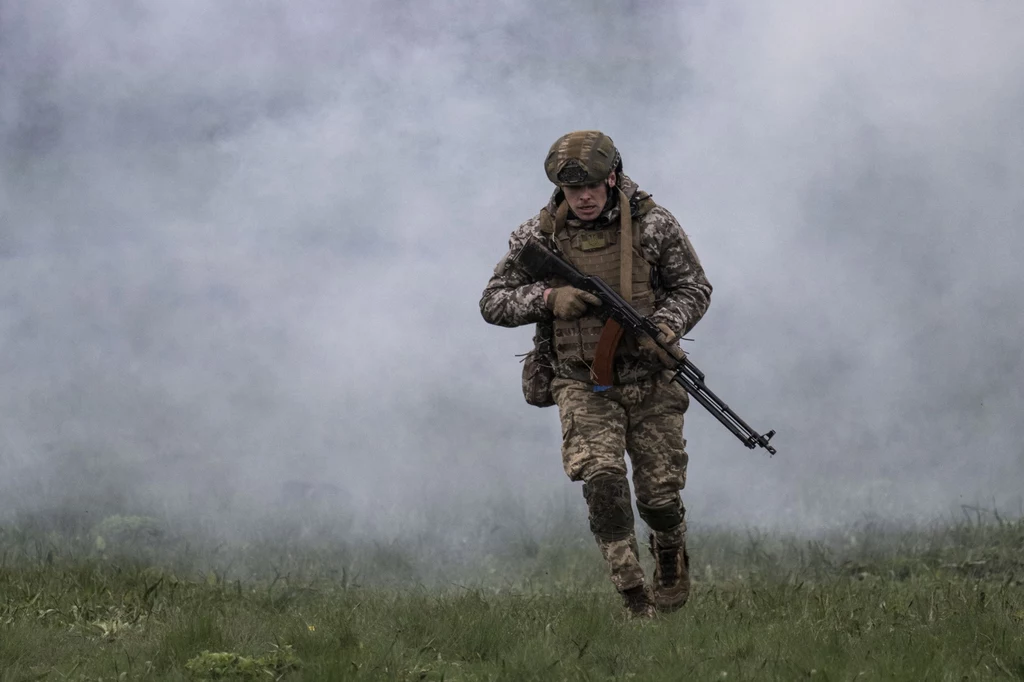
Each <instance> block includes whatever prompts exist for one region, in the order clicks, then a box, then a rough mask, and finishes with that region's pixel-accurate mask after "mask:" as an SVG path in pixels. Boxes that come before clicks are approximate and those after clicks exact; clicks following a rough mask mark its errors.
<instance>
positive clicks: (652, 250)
mask: <svg viewBox="0 0 1024 682" xmlns="http://www.w3.org/2000/svg"><path fill="white" fill-rule="evenodd" d="M619 187H620V188H621V189H622V191H623V192H624V193H625V194H626V196H628V197H633V196H635V195H636V194H637V193H638V192H639V188H638V187H637V185H636V183H635V182H633V181H632V180H631V179H630V178H629V177H627V176H625V175H622V176H620V182H619ZM559 197H560V191H558V190H556V192H555V193H554V195H552V197H551V201H550V202H549V204H548V209H549V210H550V211H552V212H554V211H555V209H556V207H557V203H558V200H559ZM619 210H620V207H619V205H618V204H617V203H616V204H615V205H614V206H612V207H611V208H609V209H608V210H606V211H605V212H604V213H603V214H602V215H601V216H599V217H598V218H597V219H596V220H594V221H591V222H590V223H583V222H582V221H579V220H578V219H576V218H573V217H571V216H570V218H569V219H568V220H567V225H569V226H570V227H582V228H588V227H593V228H595V229H597V228H602V229H603V228H605V227H607V226H609V225H617V224H618V220H619ZM540 225H541V217H540V214H539V213H538V215H536V216H534V217H533V218H531V219H530V220H527V221H526V222H525V223H523V224H522V225H520V226H519V227H518V228H517V229H516V230H515V231H514V232H513V233H512V235H511V237H510V238H509V252H508V253H507V254H506V256H505V257H504V258H502V259H501V261H500V262H499V263H498V266H497V267H496V268H495V271H494V275H493V276H492V277H491V279H490V281H489V282H488V283H487V286H486V287H485V288H484V292H483V296H481V298H480V312H481V314H482V315H483V317H484V319H485V320H486V321H487V322H489V323H491V324H496V325H499V326H502V327H518V326H520V325H524V324H531V323H539V325H540V326H539V327H538V333H550V332H549V331H548V330H550V328H551V323H552V319H553V316H552V313H551V311H550V310H549V309H548V308H547V307H546V306H545V305H544V290H545V289H546V288H547V287H548V284H547V283H546V282H543V281H540V282H538V281H536V280H534V279H533V278H531V277H530V276H529V275H528V274H527V273H525V272H523V271H522V270H521V269H519V268H516V267H514V266H513V265H512V264H511V263H510V258H511V256H512V254H514V253H516V252H518V250H519V249H520V248H522V246H523V244H525V243H526V242H527V240H529V239H536V240H538V241H540V242H541V243H542V244H544V245H545V246H547V247H548V248H549V249H552V250H553V251H555V252H556V253H558V252H560V250H559V248H558V245H557V244H556V243H555V240H553V239H552V238H551V237H550V235H548V234H546V233H544V232H543V231H542V230H541V229H540ZM634 229H635V230H639V233H640V246H641V250H642V251H643V255H644V258H645V259H646V260H647V261H648V262H649V263H651V265H652V266H653V268H654V270H655V273H656V277H655V282H654V284H655V288H654V297H655V312H654V314H653V315H652V316H651V319H653V320H654V321H655V322H656V323H657V322H663V323H665V324H666V325H668V327H669V328H670V329H671V330H672V331H673V332H675V333H676V334H677V335H678V336H682V335H683V334H686V333H687V332H688V331H690V330H691V329H692V328H693V327H694V325H696V324H697V322H698V320H700V318H701V317H702V316H703V315H704V312H705V311H706V310H707V308H708V304H709V303H710V300H711V290H712V289H711V284H710V283H709V282H708V280H707V277H706V276H705V275H704V269H703V268H702V267H701V264H700V260H699V259H698V258H697V254H696V253H695V252H694V250H693V246H692V245H691V244H690V240H689V239H688V238H687V236H686V234H685V233H684V232H683V229H682V228H681V227H680V225H679V222H678V221H677V220H676V219H675V217H674V216H673V215H672V214H671V213H669V212H668V211H667V210H666V209H664V208H662V207H661V206H657V207H655V208H653V209H651V210H650V211H649V212H647V213H646V214H644V215H643V216H641V217H639V218H638V219H637V220H636V221H635V223H634ZM658 369H660V365H656V363H653V362H652V361H651V360H650V359H644V358H635V357H621V358H617V359H616V367H615V370H616V375H617V376H620V377H643V376H648V375H650V374H651V373H652V372H654V371H657V370H658ZM555 374H556V375H557V376H560V377H564V378H582V377H584V376H588V375H589V368H586V367H583V368H580V367H575V366H570V365H564V364H563V363H558V365H557V366H556V367H555Z"/></svg>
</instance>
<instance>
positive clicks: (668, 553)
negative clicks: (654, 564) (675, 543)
mask: <svg viewBox="0 0 1024 682" xmlns="http://www.w3.org/2000/svg"><path fill="white" fill-rule="evenodd" d="M678 556H679V548H678V547H671V548H665V549H661V548H659V549H658V564H659V566H660V567H661V576H660V577H661V584H662V585H663V586H665V587H670V586H672V585H674V584H675V582H676V580H677V579H678V578H679V567H678Z"/></svg>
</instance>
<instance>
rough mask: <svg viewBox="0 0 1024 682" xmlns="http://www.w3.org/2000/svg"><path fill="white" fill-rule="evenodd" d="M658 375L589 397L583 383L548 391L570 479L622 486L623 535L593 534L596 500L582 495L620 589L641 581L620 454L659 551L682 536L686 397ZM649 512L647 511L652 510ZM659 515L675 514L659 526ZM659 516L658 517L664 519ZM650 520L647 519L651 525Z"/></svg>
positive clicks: (564, 382) (559, 382)
mask: <svg viewBox="0 0 1024 682" xmlns="http://www.w3.org/2000/svg"><path fill="white" fill-rule="evenodd" d="M671 376H672V374H671V373H670V372H661V373H659V374H655V375H654V376H652V377H650V378H647V379H642V380H640V381H637V382H635V383H630V384H622V385H619V386H613V387H612V388H610V389H607V390H605V391H601V392H595V391H594V390H593V386H591V385H590V384H587V383H585V382H582V381H575V380H572V379H562V378H556V379H555V380H554V381H553V382H552V385H551V392H552V395H553V396H554V399H555V402H556V403H557V404H558V411H559V416H560V418H561V422H562V466H563V467H564V469H565V473H566V474H567V475H568V476H569V478H570V479H572V480H573V481H583V482H584V495H585V496H587V486H588V485H594V484H596V483H598V482H599V481H600V482H607V481H610V480H618V481H621V483H620V484H619V488H618V490H620V491H621V492H619V493H618V494H617V495H616V497H617V501H616V502H615V504H616V505H617V506H620V507H622V506H623V505H624V508H622V509H620V511H619V513H618V514H617V516H616V518H617V519H619V520H620V523H621V525H622V528H621V532H617V533H612V534H608V533H601V532H599V531H598V530H596V529H595V525H594V519H595V516H598V515H600V513H601V510H598V509H595V501H594V499H595V497H596V496H594V495H590V496H587V502H588V505H589V506H590V517H591V529H592V530H594V534H595V537H596V539H597V544H598V546H599V547H600V549H601V553H602V555H603V556H604V558H605V560H606V561H607V562H608V565H609V569H610V572H611V579H612V583H613V584H614V585H615V587H616V589H618V590H620V591H621V590H625V589H629V588H631V587H635V586H636V585H640V584H642V583H643V582H644V575H643V569H642V568H641V566H640V561H639V557H638V556H637V541H636V535H635V533H634V531H633V528H632V524H633V513H632V502H631V500H630V499H629V485H628V483H627V482H626V462H625V454H626V453H627V452H628V453H629V458H630V462H631V463H632V466H633V487H634V489H635V490H636V498H637V506H638V508H639V509H640V516H641V517H642V518H643V519H644V520H645V521H647V522H648V524H649V525H651V526H652V528H654V527H655V526H657V527H658V528H659V529H656V530H654V533H655V535H656V539H657V541H658V543H659V545H661V546H680V545H681V544H682V542H683V539H684V534H685V532H686V525H685V522H683V520H682V513H683V511H682V501H681V500H680V497H679V491H680V489H682V488H683V487H684V486H685V485H686V465H687V461H688V457H687V454H686V449H685V448H686V440H685V439H684V438H683V414H684V413H685V412H686V408H687V407H688V406H689V402H690V399H689V396H688V395H687V394H686V391H685V390H683V388H682V387H681V386H679V384H677V383H675V382H673V381H671V380H670V379H671ZM652 510H653V512H652ZM658 510H670V511H673V510H677V511H676V512H675V513H676V514H677V515H678V516H677V517H672V514H669V516H670V517H672V518H673V519H674V520H671V521H670V522H669V523H667V524H666V523H661V522H659V521H658V520H657V518H658V517H657V515H656V514H655V516H653V517H652V513H660V512H658ZM662 516H664V514H662ZM652 519H653V520H652Z"/></svg>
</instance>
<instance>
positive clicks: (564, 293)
mask: <svg viewBox="0 0 1024 682" xmlns="http://www.w3.org/2000/svg"><path fill="white" fill-rule="evenodd" d="M544 303H545V304H546V305H547V307H548V309H549V310H550V311H551V312H552V313H554V314H555V317H557V318H558V319H560V320H578V319H579V318H581V317H583V316H584V315H585V314H586V312H587V306H592V305H593V306H599V305H601V299H599V298H598V297H597V296H595V295H594V294H592V293H590V292H589V291H583V290H582V289H577V288H576V287H572V286H565V287H557V288H554V289H551V290H550V291H549V292H548V295H547V297H546V299H545V301H544Z"/></svg>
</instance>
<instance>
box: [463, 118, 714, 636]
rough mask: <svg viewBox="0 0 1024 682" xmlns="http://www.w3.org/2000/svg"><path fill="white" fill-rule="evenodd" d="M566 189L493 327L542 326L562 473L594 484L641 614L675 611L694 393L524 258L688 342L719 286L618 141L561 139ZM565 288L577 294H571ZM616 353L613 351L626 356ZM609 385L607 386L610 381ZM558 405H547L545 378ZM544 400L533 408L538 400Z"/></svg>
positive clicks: (586, 486) (552, 158)
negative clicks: (545, 262)
mask: <svg viewBox="0 0 1024 682" xmlns="http://www.w3.org/2000/svg"><path fill="white" fill-rule="evenodd" d="M544 170H545V171H546V172H547V176H548V179H549V180H551V182H552V183H554V184H555V191H554V193H553V194H552V197H551V200H550V201H549V202H548V204H547V206H545V207H544V208H543V209H541V211H540V213H539V214H538V215H536V216H535V217H533V218H531V219H530V220H528V221H526V222H525V223H523V224H522V225H520V226H519V227H518V228H517V229H516V230H515V231H514V232H513V233H512V236H511V238H510V240H509V252H508V254H506V255H505V257H504V258H503V259H502V260H501V261H500V262H499V263H498V265H497V267H496V268H495V270H494V276H493V277H491V280H490V281H489V282H488V283H487V287H486V288H485V289H484V293H483V297H482V298H481V299H480V311H481V313H482V314H483V317H484V319H485V320H486V321H487V322H489V323H491V324H496V325H500V326H503V327H517V326H519V325H524V324H530V323H535V324H536V325H537V327H536V329H537V331H536V334H535V336H534V343H535V349H534V353H533V354H531V356H530V358H529V361H528V363H527V368H526V370H525V371H524V392H526V393H527V399H528V401H530V402H531V403H532V404H540V405H544V404H557V405H558V409H559V416H560V419H561V423H562V464H563V467H564V469H565V473H566V474H568V476H569V478H570V479H571V480H573V481H582V482H583V497H584V499H585V500H586V503H587V507H588V510H589V519H590V530H591V531H592V532H593V534H594V537H595V538H596V540H597V545H598V547H600V549H601V553H602V554H603V556H604V558H605V560H606V561H607V563H608V566H609V569H610V573H611V580H612V583H613V584H614V586H615V588H616V589H617V590H618V591H619V592H620V593H621V594H622V596H623V600H624V603H625V606H626V609H627V614H628V615H630V616H631V617H640V618H650V617H653V616H654V614H655V610H656V609H657V611H661V612H669V611H674V610H676V609H678V608H680V607H681V606H682V605H683V604H684V603H685V602H686V599H687V597H688V596H689V591H690V578H689V572H688V564H689V557H688V556H687V553H686V523H685V520H684V511H685V510H684V508H683V503H682V499H681V498H680V493H679V491H680V490H681V489H682V488H683V486H684V485H685V483H686V465H687V454H686V451H685V445H686V441H685V440H684V439H683V433H682V430H683V413H684V412H685V411H686V408H687V406H688V404H689V396H688V395H687V394H686V391H685V390H684V389H683V388H682V387H681V386H679V384H677V383H676V382H673V381H670V378H671V376H672V375H671V373H670V372H668V371H666V369H665V367H666V365H668V364H669V362H670V361H671V359H670V358H668V357H667V353H665V352H664V351H662V350H661V349H660V348H658V347H657V345H656V344H655V343H654V342H652V341H651V340H650V339H641V340H639V341H638V340H637V339H636V338H633V337H632V336H630V335H628V334H627V335H626V336H625V337H624V338H622V339H621V341H618V345H617V346H616V345H614V343H613V344H612V348H611V352H608V353H606V354H605V357H606V363H605V364H606V365H608V367H606V368H605V369H604V371H603V372H602V371H601V369H600V368H599V367H598V365H599V364H600V363H601V359H600V357H601V353H600V350H599V349H600V347H601V346H602V345H606V344H605V341H606V340H607V339H606V338H605V336H606V335H605V333H604V332H605V331H606V329H605V324H606V320H605V319H604V317H603V316H602V315H601V309H600V300H599V299H598V298H597V297H595V296H594V295H592V294H590V293H588V292H585V291H581V290H579V289H576V288H574V287H572V286H563V285H560V283H559V282H544V281H534V280H533V279H532V278H531V277H530V276H529V275H528V274H526V273H525V272H523V271H522V270H521V269H520V268H518V267H516V266H515V265H514V263H513V262H512V261H511V257H512V256H513V255H514V254H515V253H516V252H517V251H518V250H519V249H520V248H521V247H522V246H523V244H525V243H526V242H527V240H530V239H535V240H539V241H540V242H541V243H542V244H544V245H545V246H547V247H548V248H549V249H552V250H553V251H555V252H556V253H558V254H559V255H560V256H561V257H562V258H563V259H565V260H566V261H568V262H570V263H572V264H573V265H574V266H575V267H576V268H577V269H578V270H580V271H581V272H583V273H584V274H588V275H597V276H600V277H601V278H602V279H603V280H604V281H605V282H607V283H608V284H609V285H610V286H612V287H613V288H615V290H616V291H617V292H618V293H619V294H621V295H622V296H623V297H624V298H626V300H629V301H631V303H632V305H633V306H634V307H635V308H636V309H637V310H639V311H640V312H641V313H643V314H645V315H648V316H650V317H651V319H652V320H653V321H655V322H656V323H657V324H658V327H659V328H660V329H661V331H662V336H661V338H660V340H661V341H663V342H666V343H669V344H674V343H677V342H678V339H680V338H681V337H682V336H683V335H684V334H686V333H687V332H688V331H690V329H692V328H693V326H694V325H695V324H697V321H698V320H700V318H701V317H702V316H703V315H704V312H705V311H706V310H707V307H708V303H709V302H710V297H711V285H710V284H709V283H708V280H707V279H706V278H705V276H704V270H703V268H702V267H701V264H700V261H699V260H698V259H697V254H696V253H694V250H693V246H692V245H691V244H690V241H689V239H688V238H687V236H686V234H685V233H684V232H683V230H682V228H681V227H680V226H679V223H678V222H677V221H676V219H675V218H674V217H673V216H672V214H671V213H669V212H668V211H667V210H665V209H664V208H662V207H661V206H658V205H657V204H655V203H654V201H653V199H652V198H651V196H650V195H649V194H647V193H646V192H643V191H641V190H640V189H639V188H638V187H637V185H636V183H635V182H633V180H631V179H630V178H629V177H627V176H626V175H625V174H623V172H622V159H621V156H620V155H619V152H618V150H617V149H616V148H615V145H614V144H613V143H612V140H611V138H609V137H608V136H607V135H605V134H603V133H601V132H599V131H595V130H588V131H577V132H573V133H569V134H567V135H564V136H562V137H561V138H559V139H558V140H557V141H556V142H555V143H554V144H553V145H552V146H551V150H550V151H549V152H548V155H547V159H546V160H545V162H544ZM561 284H564V283H561ZM612 353H613V354H612ZM602 374H603V375H604V376H601V375H602ZM545 378H547V381H549V382H550V399H549V400H548V401H547V402H545V401H543V400H538V399H537V397H536V396H537V393H538V387H537V386H536V382H537V381H538V380H539V381H541V382H542V383H543V384H544V385H543V386H541V390H540V391H539V393H541V394H546V391H547V388H548V386H547V381H545ZM531 384H532V385H531ZM531 394H532V396H533V397H532V399H531ZM626 451H628V452H629V456H630V459H631V462H632V465H633V485H634V488H635V490H636V497H637V509H638V511H639V513H640V518H642V519H643V520H644V521H645V522H646V523H647V525H648V526H649V527H650V529H651V534H650V550H651V553H652V554H653V556H654V559H655V570H654V581H653V594H652V590H650V589H649V588H648V587H647V585H646V584H645V581H644V573H643V568H642V567H641V565H640V561H639V549H638V547H637V540H636V534H635V530H634V520H633V505H632V501H631V499H630V490H629V482H628V481H627V480H626V464H625V459H624V453H625V452H626Z"/></svg>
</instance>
